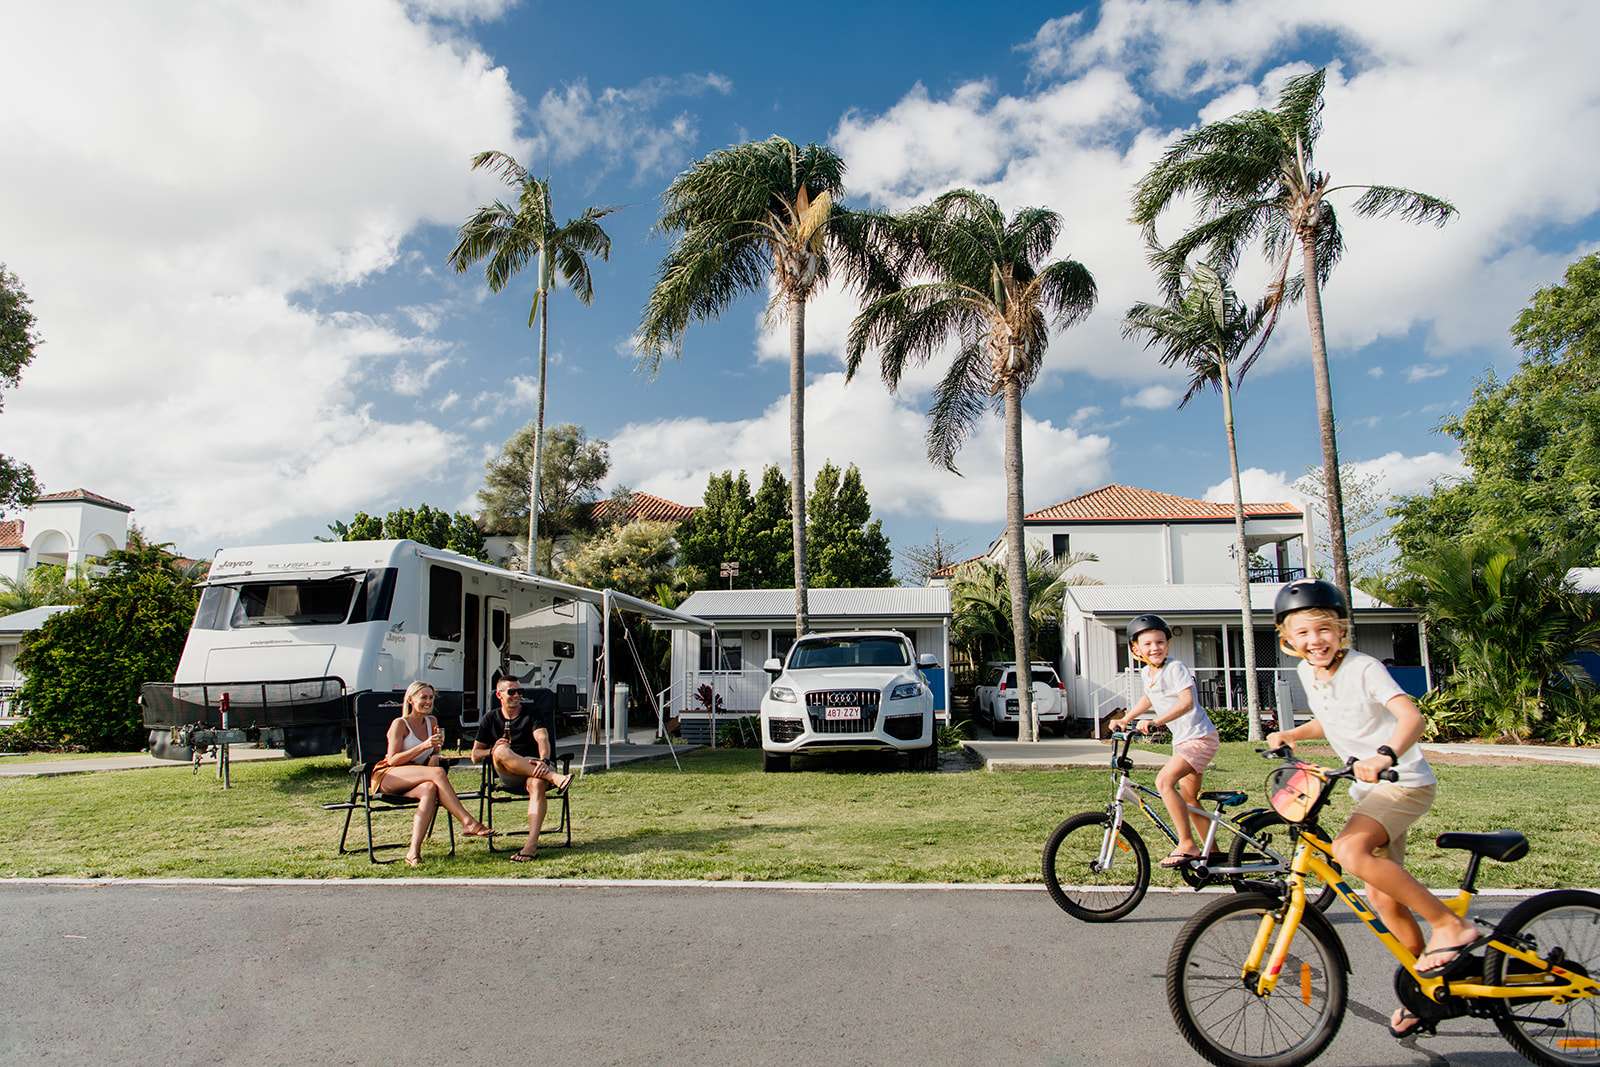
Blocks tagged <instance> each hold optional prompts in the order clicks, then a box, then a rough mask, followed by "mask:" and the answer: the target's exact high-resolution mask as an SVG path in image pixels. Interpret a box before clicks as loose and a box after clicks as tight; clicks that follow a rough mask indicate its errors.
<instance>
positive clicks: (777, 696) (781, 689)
mask: <svg viewBox="0 0 1600 1067" xmlns="http://www.w3.org/2000/svg"><path fill="white" fill-rule="evenodd" d="M767 696H769V697H771V698H772V699H773V700H781V701H783V703H785V704H793V703H795V698H794V690H793V689H790V688H789V687H787V686H782V685H775V686H773V687H772V688H771V689H769V690H767Z"/></svg>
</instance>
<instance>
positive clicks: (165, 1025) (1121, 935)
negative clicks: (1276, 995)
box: [0, 883, 1522, 1067]
mask: <svg viewBox="0 0 1600 1067" xmlns="http://www.w3.org/2000/svg"><path fill="white" fill-rule="evenodd" d="M1202 899H1204V898H1199V897H1196V896H1195V895H1193V894H1189V893H1184V894H1181V895H1174V894H1158V893H1152V894H1151V896H1150V897H1149V898H1147V899H1146V901H1145V903H1144V905H1143V906H1142V907H1141V908H1140V910H1139V911H1138V912H1136V913H1135V914H1134V915H1133V916H1132V917H1130V918H1129V919H1127V920H1124V921H1123V922H1121V923H1118V924H1115V925H1112V926H1087V925H1083V924H1080V923H1077V922H1075V921H1073V920H1071V919H1069V918H1068V917H1067V916H1065V915H1063V914H1062V913H1061V912H1059V911H1058V910H1057V909H1056V908H1055V906H1054V905H1053V904H1052V903H1051V902H1050V900H1049V898H1048V897H1047V896H1046V895H1045V894H1044V893H1043V892H1037V891H1032V890H1002V889H980V890H943V891H941V890H918V889H892V890H867V891H840V890H820V891H819V890H806V891H793V890H781V889H742V888H732V887H720V886H715V885H708V886H694V887H661V888H658V887H649V888H573V887H567V886H561V885H521V886H471V885H468V886H452V885H443V886H441V885H437V884H418V883H399V884H396V883H367V884H340V885H316V884H309V885H299V886H293V885H291V886H277V885H274V886H252V887H219V886H211V885H190V886H140V885H118V884H109V885H105V886H92V887H83V888H78V887H66V886H51V885H43V884H26V883H12V884H6V885H0V915H4V917H5V918H4V921H3V922H0V968H3V973H0V979H3V984H0V988H4V990H5V994H4V1002H3V1004H0V1063H6V1064H12V1063H15V1064H24V1063H26V1064H35V1063H40V1062H57V1063H77V1062H86V1061H93V1062H100V1063H108V1062H109V1063H136V1064H144V1063H213V1062H229V1063H248V1064H251V1065H260V1064H278V1063H283V1064H289V1063H294V1064H303V1063H306V1062H314V1063H363V1064H364V1063H387V1064H395V1063H439V1064H445V1063H461V1062H469V1061H470V1062H481V1063H493V1064H500V1063H529V1062H533V1063H539V1062H568V1063H574V1064H590V1063H604V1064H611V1063H674V1064H678V1063H707V1064H712V1063H715V1064H726V1063H755V1064H783V1065H785V1067H792V1065H795V1064H807V1063H830V1064H832V1063H841V1064H843V1063H851V1064H855V1063H860V1064H886V1063H914V1064H918V1065H919V1067H921V1065H929V1064H971V1063H975V1062H977V1063H985V1064H1012V1063H1018V1064H1036V1063H1060V1064H1099V1063H1107V1062H1110V1063H1116V1064H1118V1065H1119V1067H1138V1065H1152V1067H1155V1065H1159V1067H1172V1065H1175V1064H1186V1063H1196V1062H1199V1060H1198V1058H1197V1057H1195V1056H1194V1055H1193V1054H1192V1053H1191V1052H1190V1051H1189V1049H1188V1048H1187V1046H1185V1045H1184V1044H1183V1043H1182V1041H1181V1039H1180V1038H1179V1037H1178V1036H1177V1035H1176V1033H1175V1031H1174V1029H1173V1026H1172V1023H1171V1020H1170V1017H1169V1016H1168V1013H1167V1007H1166V1003H1165V998H1164V993H1163V984H1162V968H1163V965H1164V962H1165V959H1166V954H1167V950H1168V947H1169V946H1170V944H1171V942H1172V938H1173V936H1174V935H1175V934H1176V932H1177V929H1178V925H1179V924H1180V922H1181V921H1182V920H1183V919H1184V918H1185V917H1186V916H1188V915H1189V914H1190V913H1191V912H1192V911H1193V910H1194V908H1195V907H1196V906H1197V904H1198V903H1199V902H1200V900H1202ZM1485 903H1486V907H1485V908H1484V910H1485V911H1486V912H1489V913H1492V914H1498V913H1500V912H1503V911H1504V909H1505V908H1506V907H1508V906H1509V904H1510V903H1511V902H1510V901H1508V900H1507V899H1506V898H1495V899H1493V900H1487V901H1486V902H1485ZM1340 927H1341V931H1342V932H1343V933H1344V935H1345V941H1346V944H1347V945H1348V946H1349V947H1350V949H1351V950H1352V955H1353V957H1354V960H1355V969H1356V973H1355V975H1354V976H1353V986H1352V1011H1351V1014H1350V1015H1349V1016H1348V1017H1347V1018H1346V1020H1345V1024H1344V1028H1343V1030H1342V1031H1341V1032H1340V1035H1339V1037H1338V1039H1337V1040H1336V1041H1335V1042H1334V1044H1333V1047H1332V1048H1331V1050H1330V1051H1329V1052H1328V1054H1327V1055H1326V1056H1324V1057H1323V1059H1322V1060H1321V1061H1319V1062H1320V1063H1324V1064H1330V1065H1333V1064H1342V1065H1371V1067H1376V1065H1397V1064H1398V1065H1412V1064H1416V1065H1424V1064H1446V1063H1449V1064H1455V1065H1457V1067H1464V1065H1469V1064H1470V1065H1473V1067H1483V1065H1489V1064H1511V1063H1520V1062H1522V1061H1521V1060H1519V1059H1517V1058H1516V1057H1515V1056H1513V1055H1512V1054H1510V1052H1509V1050H1508V1049H1507V1047H1506V1046H1505V1045H1503V1044H1501V1043H1500V1041H1499V1038H1498V1037H1497V1036H1496V1035H1495V1034H1494V1032H1493V1030H1492V1029H1491V1028H1490V1027H1489V1026H1488V1025H1487V1024H1485V1023H1481V1022H1476V1021H1470V1020H1467V1021H1459V1022H1456V1023H1452V1024H1448V1036H1446V1037H1443V1038H1440V1039H1436V1040H1433V1041H1430V1042H1428V1043H1426V1044H1425V1045H1424V1046H1422V1047H1421V1048H1425V1049H1429V1050H1431V1051H1422V1050H1421V1049H1407V1048H1405V1047H1402V1046H1400V1045H1398V1044H1396V1043H1395V1042H1394V1041H1392V1040H1391V1039H1390V1038H1389V1037H1388V1035H1387V1034H1386V1033H1385V1032H1384V1031H1383V1029H1382V1019H1383V1018H1384V1016H1386V1015H1387V1014H1388V1012H1389V1010H1390V1007H1391V998H1390V993H1389V978H1390V974H1391V971H1392V966H1385V965H1384V964H1383V957H1380V955H1379V950H1377V946H1376V943H1375V942H1374V941H1372V940H1371V939H1370V938H1369V937H1367V936H1366V935H1365V934H1364V933H1363V932H1362V931H1360V930H1359V929H1352V923H1349V922H1341V923H1340ZM1357 935H1360V939H1359V940H1358V938H1357Z"/></svg>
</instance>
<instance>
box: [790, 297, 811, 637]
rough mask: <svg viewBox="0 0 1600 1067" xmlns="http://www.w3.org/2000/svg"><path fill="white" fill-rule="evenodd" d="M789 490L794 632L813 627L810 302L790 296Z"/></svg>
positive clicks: (802, 633) (798, 633)
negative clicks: (809, 592)
mask: <svg viewBox="0 0 1600 1067" xmlns="http://www.w3.org/2000/svg"><path fill="white" fill-rule="evenodd" d="M789 492H790V494H791V497H790V504H791V507H790V510H791V511H793V512H794V634H795V636H796V637H801V636H803V635H804V634H805V632H806V631H807V630H809V629H810V628H811V613H810V609H809V604H808V603H807V596H806V302H805V298H804V297H801V296H799V295H798V294H797V295H794V296H791V297H790V298H789Z"/></svg>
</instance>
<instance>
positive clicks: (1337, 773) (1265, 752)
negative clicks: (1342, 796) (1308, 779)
mask: <svg viewBox="0 0 1600 1067" xmlns="http://www.w3.org/2000/svg"><path fill="white" fill-rule="evenodd" d="M1256 751H1257V752H1259V753H1260V754H1261V755H1262V756H1265V757H1266V758H1267V759H1281V760H1291V759H1294V747H1293V746H1292V745H1279V746H1278V747H1277V748H1258V749H1256ZM1355 765H1356V758H1355V757H1354V756H1351V757H1350V758H1349V759H1347V760H1345V761H1344V766H1343V767H1341V768H1339V769H1338V770H1329V769H1327V768H1326V767H1323V768H1319V769H1320V770H1321V771H1322V776H1323V777H1324V778H1326V779H1327V780H1328V781H1330V782H1331V781H1334V780H1335V779H1338V778H1354V777H1355V771H1354V770H1353V768H1354V767H1355ZM1378 779H1379V781H1384V782H1398V781H1399V780H1400V772H1399V771H1397V770H1395V769H1394V768H1393V767H1389V768H1387V769H1385V770H1381V771H1379V772H1378Z"/></svg>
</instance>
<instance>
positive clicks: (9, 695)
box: [0, 678, 22, 724]
mask: <svg viewBox="0 0 1600 1067" xmlns="http://www.w3.org/2000/svg"><path fill="white" fill-rule="evenodd" d="M21 689H22V679H21V678H0V723H5V724H9V723H11V722H13V721H14V720H17V719H20V718H21V717H22V709H21V708H20V707H18V706H17V693H18V691H20V690H21Z"/></svg>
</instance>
